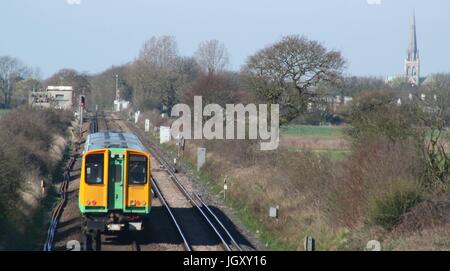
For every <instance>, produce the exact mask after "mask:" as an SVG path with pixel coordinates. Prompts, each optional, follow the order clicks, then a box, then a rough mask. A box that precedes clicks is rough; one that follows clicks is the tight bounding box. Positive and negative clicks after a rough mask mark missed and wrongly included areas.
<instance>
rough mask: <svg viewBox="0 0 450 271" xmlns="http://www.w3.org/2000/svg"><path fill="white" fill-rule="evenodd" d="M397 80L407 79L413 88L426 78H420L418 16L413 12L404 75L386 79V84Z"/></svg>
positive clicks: (391, 76)
mask: <svg viewBox="0 0 450 271" xmlns="http://www.w3.org/2000/svg"><path fill="white" fill-rule="evenodd" d="M397 79H405V80H407V82H408V83H410V84H411V85H412V86H419V85H420V84H422V83H423V81H425V79H426V78H424V77H420V57H419V48H418V46H417V31H416V14H415V12H413V17H412V22H411V26H410V29H409V40H408V49H407V51H406V59H405V64H404V74H403V75H390V76H388V77H386V82H387V83H389V82H393V81H394V80H397Z"/></svg>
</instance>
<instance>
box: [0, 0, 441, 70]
mask: <svg viewBox="0 0 450 271" xmlns="http://www.w3.org/2000/svg"><path fill="white" fill-rule="evenodd" d="M413 9H415V11H416V21H417V36H418V47H419V53H420V57H421V72H422V74H425V75H426V74H430V73H437V72H450V61H449V60H450V49H449V48H450V16H449V11H450V1H447V0H314V1H313V0H309V1H306V0H220V1H219V0H39V1H37V0H1V1H0V14H1V16H0V25H1V26H2V27H1V28H0V32H1V34H2V35H1V38H0V56H1V55H10V56H14V57H17V58H19V59H21V60H22V61H23V62H24V63H25V64H27V65H30V66H33V67H39V68H40V69H41V71H42V76H43V77H44V78H46V77H48V76H50V75H52V74H53V73H55V72H57V71H58V70H59V69H62V68H73V69H76V70H78V71H80V72H87V73H91V74H93V73H98V72H101V71H103V70H105V69H107V68H109V67H111V66H113V65H122V64H125V63H127V62H129V61H132V60H133V59H134V58H135V57H136V56H137V55H138V53H139V50H140V48H141V46H142V44H143V43H144V41H145V40H147V39H149V38H150V37H152V36H159V35H172V36H174V37H175V38H176V40H177V42H178V47H179V51H180V54H181V55H184V56H191V55H192V54H193V53H194V52H195V50H196V48H197V47H198V44H199V43H200V42H202V41H205V40H209V39H217V40H219V41H221V42H222V43H224V44H225V46H226V47H227V49H228V51H229V54H230V62H231V63H230V67H229V68H230V69H232V70H239V69H240V67H241V65H243V64H244V63H245V61H246V59H247V57H248V56H249V55H252V54H254V53H255V52H257V51H258V50H259V49H262V48H264V47H266V46H268V45H270V44H273V43H275V42H277V41H278V40H280V39H281V38H282V37H283V36H285V35H290V34H299V35H306V36H307V37H308V38H309V39H314V40H318V41H320V42H321V43H322V44H323V45H324V46H326V47H327V48H329V49H335V50H340V51H342V53H343V55H344V57H345V59H346V60H347V67H346V70H345V73H346V74H348V75H359V76H377V77H385V76H387V75H396V74H401V73H403V64H404V59H405V56H406V49H407V45H408V32H409V25H410V23H411V17H412V13H413Z"/></svg>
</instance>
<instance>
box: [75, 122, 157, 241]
mask: <svg viewBox="0 0 450 271" xmlns="http://www.w3.org/2000/svg"><path fill="white" fill-rule="evenodd" d="M150 174H151V172H150V155H149V153H148V152H146V150H145V148H144V146H143V144H142V142H141V141H140V140H139V139H138V138H137V136H136V135H134V134H131V133H125V132H111V131H107V132H98V133H94V134H90V135H88V136H87V139H86V143H85V147H84V151H83V158H82V168H81V176H80V190H79V209H80V211H81V213H82V230H83V232H84V233H85V234H89V233H91V234H92V233H95V232H97V233H98V232H115V231H127V230H130V231H141V230H142V229H143V222H144V219H145V217H146V216H147V215H149V213H150V209H151V200H152V199H151V179H150Z"/></svg>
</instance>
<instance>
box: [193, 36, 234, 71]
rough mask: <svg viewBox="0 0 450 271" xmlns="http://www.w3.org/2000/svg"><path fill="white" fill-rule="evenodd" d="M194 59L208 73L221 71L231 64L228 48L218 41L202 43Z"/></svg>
mask: <svg viewBox="0 0 450 271" xmlns="http://www.w3.org/2000/svg"><path fill="white" fill-rule="evenodd" d="M194 58H195V60H197V62H198V63H199V64H200V66H201V67H202V68H203V69H204V70H205V71H207V72H208V73H214V72H215V71H221V70H223V69H225V68H226V67H227V66H228V64H229V55H228V51H227V48H226V47H225V45H224V44H223V43H220V42H219V41H218V40H208V41H205V42H202V43H200V45H199V46H198V49H197V51H196V52H195V53H194Z"/></svg>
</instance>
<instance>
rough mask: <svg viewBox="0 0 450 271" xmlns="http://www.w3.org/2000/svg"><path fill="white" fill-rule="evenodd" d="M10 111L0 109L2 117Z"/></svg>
mask: <svg viewBox="0 0 450 271" xmlns="http://www.w3.org/2000/svg"><path fill="white" fill-rule="evenodd" d="M9 111H10V109H0V117H1V116H2V115H4V114H6V113H8V112H9Z"/></svg>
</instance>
